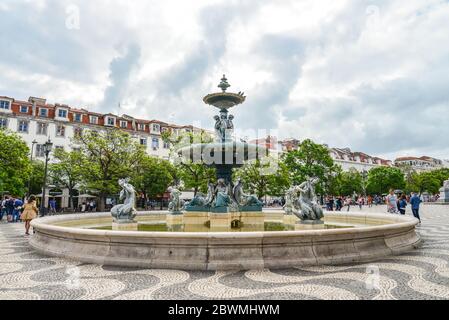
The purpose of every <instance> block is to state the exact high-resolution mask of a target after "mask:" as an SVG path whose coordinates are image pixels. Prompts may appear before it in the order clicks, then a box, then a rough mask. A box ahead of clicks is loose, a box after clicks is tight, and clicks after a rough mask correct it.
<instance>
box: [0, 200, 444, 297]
mask: <svg viewBox="0 0 449 320" xmlns="http://www.w3.org/2000/svg"><path fill="white" fill-rule="evenodd" d="M358 210H359V208H358V207H352V208H351V211H352V212H357V211H358ZM363 210H364V211H367V210H369V211H372V212H382V211H385V207H384V206H378V207H373V208H370V209H369V208H364V209H363ZM421 211H422V218H423V223H422V226H420V227H418V232H419V233H420V235H421V237H422V239H423V240H424V241H423V244H422V246H421V248H419V249H417V250H415V251H412V252H409V253H407V254H405V255H401V256H396V257H390V258H387V259H384V260H382V261H378V262H373V263H369V264H361V265H360V264H359V265H351V266H335V267H333V266H321V267H302V268H294V269H286V270H254V271H246V272H244V271H241V272H231V271H230V272H199V271H191V272H186V271H177V270H146V269H127V268H116V267H108V266H99V265H90V264H83V263H79V262H76V261H69V260H65V259H59V258H50V257H45V256H42V255H40V254H38V253H36V252H35V251H34V250H33V249H32V248H30V247H29V245H28V239H27V238H26V237H25V236H24V227H23V225H22V224H7V223H5V222H1V223H0V300H8V299H11V300H18V299H58V300H64V299H67V300H74V299H117V300H120V299H163V300H171V299H248V300H259V299H261V300H262V299H263V300H269V299H289V300H292V299H352V300H354V299H368V300H371V299H448V298H449V267H448V262H449V206H438V205H424V206H423V207H422V210H421ZM407 214H409V215H410V214H411V213H410V212H407Z"/></svg>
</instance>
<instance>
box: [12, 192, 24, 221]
mask: <svg viewBox="0 0 449 320" xmlns="http://www.w3.org/2000/svg"><path fill="white" fill-rule="evenodd" d="M22 208H23V201H22V200H20V199H19V198H17V199H15V200H14V210H13V222H14V223H16V222H19V220H20V215H21V213H22Z"/></svg>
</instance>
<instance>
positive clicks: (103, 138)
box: [75, 129, 146, 210]
mask: <svg viewBox="0 0 449 320" xmlns="http://www.w3.org/2000/svg"><path fill="white" fill-rule="evenodd" d="M75 143H77V144H78V145H79V147H80V152H82V153H83V154H84V156H85V161H86V162H85V165H83V166H82V168H81V169H82V170H81V172H80V174H81V177H82V180H83V181H84V183H85V184H86V187H87V188H88V189H89V190H91V191H97V192H98V194H99V197H100V204H99V208H100V210H104V205H105V198H106V197H107V196H108V195H115V194H117V193H118V192H119V186H118V183H117V181H118V180H119V179H122V178H127V177H131V176H132V175H133V172H135V169H136V168H137V167H138V166H139V165H140V163H141V161H142V159H143V158H144V156H145V155H146V153H145V150H144V148H143V146H141V145H140V144H139V143H138V142H137V141H135V140H133V139H132V137H131V136H130V135H129V134H128V133H126V132H123V131H120V130H114V129H111V130H106V131H102V132H96V131H86V132H85V133H84V134H83V135H81V136H77V137H76V138H75Z"/></svg>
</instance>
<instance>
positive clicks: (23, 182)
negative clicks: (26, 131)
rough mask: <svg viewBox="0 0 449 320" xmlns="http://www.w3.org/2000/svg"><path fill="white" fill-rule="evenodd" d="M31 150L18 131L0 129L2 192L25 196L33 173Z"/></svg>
mask: <svg viewBox="0 0 449 320" xmlns="http://www.w3.org/2000/svg"><path fill="white" fill-rule="evenodd" d="M29 152H30V150H29V148H28V146H27V145H26V143H25V141H23V140H22V138H20V137H19V136H18V135H17V134H16V133H12V132H9V131H5V130H3V129H0V193H5V192H9V193H10V194H13V195H16V196H23V195H24V194H25V193H26V192H27V186H28V180H29V178H30V173H31V161H30V158H29V156H30V153H29Z"/></svg>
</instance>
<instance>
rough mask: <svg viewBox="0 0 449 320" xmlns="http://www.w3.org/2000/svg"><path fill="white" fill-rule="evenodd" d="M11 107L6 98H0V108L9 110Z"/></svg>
mask: <svg viewBox="0 0 449 320" xmlns="http://www.w3.org/2000/svg"><path fill="white" fill-rule="evenodd" d="M9 108H11V103H10V102H9V101H6V100H0V110H9Z"/></svg>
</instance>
